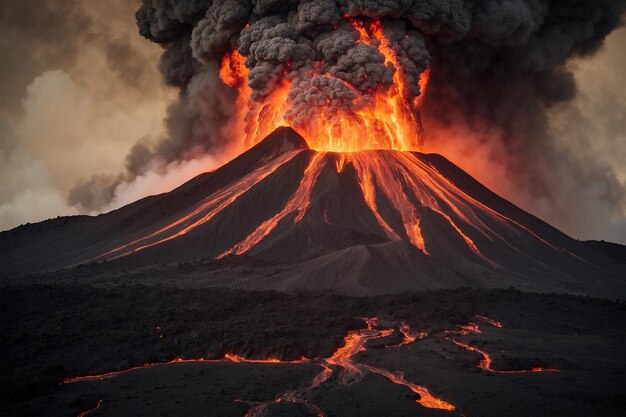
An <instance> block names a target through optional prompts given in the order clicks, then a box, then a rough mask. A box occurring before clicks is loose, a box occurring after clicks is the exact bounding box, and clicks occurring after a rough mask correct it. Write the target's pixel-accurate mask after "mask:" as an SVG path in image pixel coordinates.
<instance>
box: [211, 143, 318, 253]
mask: <svg viewBox="0 0 626 417" xmlns="http://www.w3.org/2000/svg"><path fill="white" fill-rule="evenodd" d="M322 156H324V154H323V153H317V154H315V155H314V156H313V158H312V159H311V161H310V163H309V166H308V167H307V168H306V170H305V171H304V176H303V177H302V181H301V182H300V186H299V187H298V189H297V190H296V192H295V193H294V194H293V196H292V197H291V199H290V200H289V201H288V202H287V204H286V205H285V207H284V208H283V209H282V210H281V211H280V212H279V213H277V214H276V215H274V216H273V217H272V218H270V219H268V220H266V221H265V222H263V223H262V224H261V225H260V226H259V227H258V228H257V229H256V230H255V231H254V232H252V234H250V235H249V236H248V237H246V238H245V239H244V240H242V241H241V242H239V243H237V244H236V245H235V246H233V247H232V248H230V249H228V250H227V251H226V252H224V253H222V254H221V255H219V256H218V257H217V258H218V259H220V258H223V257H224V256H226V255H230V254H234V255H241V254H242V253H245V252H247V251H248V250H249V249H250V248H252V247H253V246H254V245H256V244H257V243H259V242H260V241H261V240H263V238H264V237H265V236H267V235H268V234H269V233H270V232H271V231H272V230H274V228H275V227H276V226H277V225H278V223H279V222H280V221H281V220H283V219H284V218H285V217H286V216H287V215H289V214H291V213H294V212H295V213H297V214H296V216H295V218H294V219H293V224H296V223H298V222H299V221H300V220H302V217H304V214H305V213H306V211H307V209H308V207H309V204H310V197H311V192H312V191H313V186H314V185H315V180H316V179H317V177H318V175H319V174H320V172H321V170H322V168H323V167H324V165H323V163H320V160H321V159H322Z"/></svg>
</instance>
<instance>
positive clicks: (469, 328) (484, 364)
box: [446, 314, 559, 374]
mask: <svg viewBox="0 0 626 417" xmlns="http://www.w3.org/2000/svg"><path fill="white" fill-rule="evenodd" d="M476 317H477V318H480V319H482V320H484V321H486V322H487V323H489V324H490V325H492V326H493V327H498V328H502V327H503V326H502V323H500V322H499V321H496V320H493V319H490V318H489V317H486V316H481V315H478V314H477V315H476ZM446 333H456V334H457V335H458V336H467V335H469V334H471V333H482V330H480V327H479V326H478V325H477V324H476V323H472V322H469V323H467V324H460V325H458V326H457V330H447V331H446ZM449 340H450V341H451V342H452V343H454V344H455V345H457V346H459V347H462V348H463V349H465V350H467V351H469V352H475V353H478V354H480V355H481V356H482V359H481V360H480V362H478V365H477V366H478V367H479V368H480V369H484V370H485V371H488V372H492V373H498V374H519V373H526V372H559V369H555V368H543V367H539V366H535V367H532V368H530V369H515V370H500V369H493V368H492V366H491V364H492V359H491V356H489V354H488V353H487V352H485V351H484V350H481V349H479V348H477V347H476V346H472V345H470V344H468V343H464V342H459V341H458V340H456V339H449Z"/></svg>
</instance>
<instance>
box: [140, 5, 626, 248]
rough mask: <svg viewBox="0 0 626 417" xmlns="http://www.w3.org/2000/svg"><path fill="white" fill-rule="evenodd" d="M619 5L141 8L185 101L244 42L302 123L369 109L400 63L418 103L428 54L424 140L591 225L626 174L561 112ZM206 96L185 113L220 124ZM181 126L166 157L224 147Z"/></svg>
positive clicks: (265, 83) (584, 229)
mask: <svg viewBox="0 0 626 417" xmlns="http://www.w3.org/2000/svg"><path fill="white" fill-rule="evenodd" d="M623 10H624V2H623V1H602V2H597V1H569V2H553V1H542V0H484V1H470V0H465V1H463V0H393V1H388V0H378V1H376V0H369V1H368V0H322V1H312V0H301V1H299V0H291V1H289V0H282V1H279V0H250V1H244V0H242V1H237V0H217V1H212V2H203V1H181V2H174V1H173V0H172V1H151V0H145V1H144V2H143V4H142V6H141V8H140V9H139V11H138V12H137V14H136V16H137V21H138V26H139V28H140V33H141V34H142V35H144V36H145V37H147V38H149V39H151V40H152V41H154V42H157V43H160V44H162V45H163V46H164V47H165V48H166V52H165V53H164V55H163V58H162V71H163V73H164V74H165V76H166V79H167V80H168V82H170V83H171V84H173V85H179V86H180V87H181V92H182V93H181V94H182V99H181V106H183V107H186V104H188V103H189V102H190V101H191V97H192V96H194V95H196V94H197V89H198V88H204V89H207V91H215V90H217V89H218V87H217V86H216V85H211V84H210V82H208V81H206V80H205V81H204V82H202V83H198V82H197V79H198V78H199V77H210V75H209V74H208V73H207V71H209V70H207V68H211V69H213V68H215V66H216V65H217V64H218V63H219V62H220V60H221V59H222V57H223V56H224V55H225V54H226V53H229V52H230V51H232V50H233V49H237V50H238V52H239V53H240V54H242V55H243V56H244V57H245V59H246V60H245V65H246V67H247V68H248V69H249V73H248V86H249V87H250V89H251V99H252V100H253V101H254V102H256V103H257V104H261V105H262V104H263V103H264V101H265V100H266V99H267V97H268V96H269V95H270V94H271V93H272V92H273V91H274V90H276V88H277V86H279V85H282V83H283V82H284V81H285V80H287V81H288V82H289V85H290V87H289V94H288V96H287V100H288V102H289V109H288V110H287V112H286V114H285V117H286V119H287V120H288V121H289V122H290V123H291V124H292V125H293V126H298V125H301V124H307V123H314V122H315V120H316V118H318V117H319V115H320V113H322V112H323V113H333V112H334V111H335V110H338V109H341V110H342V111H344V112H348V113H350V112H356V111H358V110H360V109H362V108H363V107H364V106H367V105H368V103H371V101H372V100H373V97H372V96H373V94H374V93H380V92H382V93H385V92H388V91H389V90H390V89H392V88H394V82H393V77H394V74H396V73H397V72H399V73H400V74H401V75H402V77H403V78H404V79H405V80H407V82H406V83H405V88H404V91H402V95H403V97H404V99H405V100H406V102H407V103H409V104H412V103H416V101H415V98H416V97H418V96H419V95H420V94H421V91H420V88H419V83H418V81H419V79H420V75H421V74H422V73H423V71H425V69H426V68H427V67H428V66H430V69H431V71H430V84H429V90H428V94H426V96H425V97H424V100H422V104H421V105H420V108H419V109H417V108H415V107H412V111H414V112H416V113H417V112H418V110H420V111H421V117H422V120H423V123H424V128H425V131H426V138H427V142H426V150H427V151H438V152H441V153H443V154H445V155H446V156H448V157H449V158H451V159H452V160H453V161H455V162H457V163H459V164H460V165H461V166H462V167H464V168H466V169H467V170H468V171H470V173H472V174H474V175H476V176H477V177H478V178H479V179H480V180H482V181H483V182H485V183H486V184H487V185H489V186H491V187H493V188H494V189H495V190H496V191H498V192H500V193H502V194H504V195H505V196H506V197H508V198H510V199H512V200H513V201H514V202H516V203H518V204H520V205H521V206H523V207H524V208H526V209H528V210H531V211H532V212H534V213H536V214H538V215H540V216H542V217H544V218H546V219H548V220H550V221H553V222H554V223H555V224H556V225H557V226H561V227H564V228H565V229H566V230H567V231H570V232H571V233H574V234H578V235H584V236H585V237H591V233H592V232H593V231H594V230H595V231H597V230H599V229H598V227H597V222H589V221H586V220H585V219H586V218H589V217H594V216H596V212H602V213H605V214H607V215H609V214H610V215H611V216H613V218H617V220H618V221H619V218H620V216H621V218H622V219H624V217H625V212H624V207H625V203H624V200H625V196H626V190H625V186H624V179H623V178H621V179H620V178H619V177H618V175H617V174H616V172H615V169H614V168H613V167H614V166H615V165H609V164H607V162H606V161H602V160H601V159H598V158H591V157H585V156H582V154H584V153H585V152H588V149H584V148H582V147H580V146H568V145H567V139H561V140H560V141H559V139H558V138H567V137H569V136H571V135H572V130H575V129H572V128H570V129H569V130H568V129H564V128H563V125H564V117H565V116H562V117H557V116H556V115H557V114H558V113H563V112H566V113H567V114H569V119H567V120H571V117H572V114H573V111H572V109H571V108H570V109H567V110H564V109H565V108H566V106H567V105H568V103H572V102H574V101H573V100H574V99H575V98H576V97H577V85H576V84H577V83H576V79H575V77H574V74H573V72H572V69H571V67H570V66H568V65H570V64H569V63H571V62H572V61H573V60H582V59H584V58H585V57H588V56H590V55H592V54H594V53H595V52H597V51H598V49H599V48H600V47H601V46H602V45H603V42H604V39H605V38H606V36H607V35H608V34H609V33H610V32H611V31H613V30H614V29H615V28H616V27H617V26H618V25H619V24H620V19H621V16H622V14H623ZM353 19H356V20H357V21H358V22H362V24H363V25H364V26H367V25H370V26H371V25H372V24H379V25H380V29H381V30H382V33H383V34H384V37H385V38H386V39H387V42H388V43H389V47H390V48H391V49H392V50H393V52H394V54H395V56H396V57H397V63H398V65H397V66H395V65H393V64H391V63H389V62H388V61H387V60H386V59H385V57H384V56H383V54H382V53H381V52H380V50H379V48H378V47H377V44H375V43H374V44H368V43H364V42H361V41H360V34H359V31H358V28H357V27H355V24H354V21H351V20H353ZM622 81H623V80H622ZM221 93H222V94H225V95H226V92H221ZM211 95H212V96H213V93H212V94H211ZM229 100H230V101H229ZM233 100H234V97H227V96H225V98H222V99H221V102H222V103H229V105H232V103H233ZM197 103H198V102H197ZM199 104H200V105H201V107H196V108H195V110H196V111H198V114H190V110H191V109H190V108H188V107H187V110H188V112H187V114H186V116H185V117H183V119H186V121H187V122H189V121H192V123H191V126H200V130H202V128H201V127H202V126H205V125H204V124H203V121H202V118H203V117H207V116H208V115H210V116H209V117H214V116H215V114H217V115H218V117H217V119H215V120H212V123H214V126H216V128H217V130H220V127H224V126H228V123H229V122H228V119H227V118H226V119H222V118H221V116H223V115H224V114H222V113H220V112H219V110H218V111H217V113H216V112H215V108H216V106H215V103H213V104H214V105H213V106H210V105H204V104H206V103H199ZM227 107H228V106H227ZM217 108H218V109H219V108H220V107H217ZM252 108H258V106H256V107H255V106H252ZM226 113H228V112H226ZM226 116H228V115H227V114H226ZM578 116H580V112H578ZM587 120H588V118H587ZM557 121H558V123H557ZM575 123H576V126H578V125H584V123H587V124H588V122H584V121H581V120H576V121H575ZM174 124H175V123H174ZM557 125H558V126H557ZM620 126H623V124H621V125H620ZM195 128H196V127H192V128H191V129H192V130H193V129H195ZM205 133H208V132H205ZM172 136H173V137H177V138H183V140H182V142H183V143H180V145H181V148H180V149H178V148H176V150H175V151H174V152H170V153H166V154H167V155H168V160H170V161H171V160H175V158H178V157H179V155H180V152H181V151H182V150H183V149H189V147H186V146H188V145H191V146H192V147H195V146H198V145H199V144H204V146H206V148H204V149H202V150H201V152H205V151H207V150H210V149H212V148H214V147H220V146H224V145H223V143H222V142H221V141H222V140H223V139H224V135H219V134H218V135H211V136H209V137H208V138H207V139H205V138H204V137H194V136H193V135H190V134H189V132H183V133H182V134H174V135H172ZM230 139H232V138H230ZM578 141H579V142H580V139H579V140H578ZM609 152H610V151H609ZM587 155H588V154H587ZM574 196H577V197H574ZM572 206H574V207H576V209H571V207H572ZM568 207H569V208H568ZM565 214H567V215H565ZM609 217H610V216H609ZM593 223H596V224H593ZM581 224H584V225H581ZM613 237H614V238H615V237H616V236H615V234H613ZM618 238H619V237H618ZM621 239H623V237H622V238H621Z"/></svg>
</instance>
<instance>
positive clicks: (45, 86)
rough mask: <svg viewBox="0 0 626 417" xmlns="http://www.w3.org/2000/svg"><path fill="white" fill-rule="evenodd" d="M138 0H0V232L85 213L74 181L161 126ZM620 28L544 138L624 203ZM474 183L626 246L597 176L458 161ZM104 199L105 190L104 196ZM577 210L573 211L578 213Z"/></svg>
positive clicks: (576, 69)
mask: <svg viewBox="0 0 626 417" xmlns="http://www.w3.org/2000/svg"><path fill="white" fill-rule="evenodd" d="M139 3H140V2H139V1H137V0H133V1H128V0H111V1H108V2H92V1H81V0H65V1H64V2H63V6H64V7H63V8H59V7H58V3H56V2H54V1H50V0H31V1H29V2H24V1H18V0H0V56H2V57H3V58H2V59H1V60H0V230H6V229H10V228H12V227H15V226H17V225H19V224H22V223H25V222H36V221H41V220H44V219H47V218H50V217H56V216H59V215H72V214H80V213H85V212H88V213H89V214H96V213H95V212H89V210H86V209H85V208H84V207H76V206H73V205H72V204H71V201H72V199H71V192H72V190H74V189H75V187H76V186H77V184H80V183H82V182H85V181H87V180H89V179H90V178H92V177H93V176H94V175H96V176H101V177H104V178H103V180H114V179H115V178H116V177H117V176H119V175H120V174H119V173H120V172H123V171H124V167H125V165H126V164H129V163H131V161H127V160H126V155H127V154H128V152H129V150H130V149H131V148H132V147H133V146H135V145H136V144H137V143H143V142H146V143H147V142H150V141H156V140H158V139H159V138H162V137H163V136H164V135H165V134H166V130H165V126H164V122H163V120H164V118H165V117H166V116H167V111H168V110H167V109H168V105H169V104H170V103H173V102H175V101H176V99H177V95H178V92H177V90H176V89H175V88H172V87H168V86H166V85H165V83H164V82H163V80H162V76H161V74H160V73H159V70H158V63H159V56H160V54H161V52H162V49H161V47H160V46H158V45H156V44H154V43H152V42H149V41H147V40H145V39H143V38H142V37H141V36H139V35H138V34H137V29H136V26H135V19H134V11H135V10H136V9H137V7H138V6H139ZM624 68H626V29H624V28H621V29H619V30H617V31H615V32H613V33H612V34H611V35H609V37H608V38H607V41H606V44H605V46H604V47H603V48H602V49H601V50H600V51H599V52H598V53H597V54H596V55H594V56H593V57H591V58H586V59H576V60H573V61H571V62H569V64H568V69H569V70H571V71H572V72H573V73H574V75H575V79H576V82H577V84H578V94H577V97H576V98H575V99H574V100H573V101H570V102H566V103H564V104H562V105H559V106H556V107H554V108H551V109H550V111H549V122H550V131H551V133H552V137H553V138H555V140H554V143H552V144H551V146H554V147H557V148H558V149H559V150H560V151H562V152H567V153H568V154H569V155H575V156H577V158H578V159H579V162H580V164H581V166H584V164H585V161H589V160H593V161H594V163H595V165H598V166H602V167H604V169H607V170H610V171H612V173H613V174H614V175H615V177H616V178H617V179H618V180H619V182H621V184H622V187H621V188H618V189H617V190H611V191H610V192H613V193H615V192H617V193H621V194H620V195H617V196H612V200H614V201H622V202H623V201H625V200H626V196H624V195H623V190H625V189H626V162H624V161H626V88H625V87H624V84H625V83H626V71H624ZM446 156H448V157H449V158H450V159H451V160H452V161H453V162H457V163H459V164H460V165H461V167H463V168H464V169H466V170H467V171H468V172H469V173H470V174H472V175H475V176H476V177H477V179H478V180H480V181H481V182H483V183H485V184H486V185H487V186H489V187H490V188H492V189H493V190H494V191H495V192H497V193H499V194H501V195H502V196H503V197H505V198H508V199H510V200H511V201H513V202H514V203H516V204H518V205H520V206H521V207H522V208H524V209H526V210H528V211H530V212H531V213H533V214H535V215H538V216H539V217H541V218H543V219H544V220H546V221H548V222H550V223H552V224H553V225H555V226H556V227H558V228H560V229H561V230H563V231H565V232H566V233H568V234H570V235H571V236H572V237H574V238H579V239H605V240H610V241H616V242H620V243H626V206H625V204H613V205H607V204H604V203H602V202H600V200H601V199H600V198H599V196H600V195H605V194H607V193H608V192H609V191H607V190H605V189H602V184H594V183H593V182H592V179H590V181H591V183H590V184H586V185H585V189H584V191H583V190H581V189H579V188H578V187H580V184H578V183H572V184H567V183H563V184H560V187H562V189H561V190H559V193H560V194H564V193H565V194H567V195H574V196H576V198H574V199H572V198H568V199H563V204H562V205H554V204H551V205H549V206H548V205H546V204H545V202H543V201H541V200H532V199H528V198H524V197H523V193H521V192H517V191H518V190H515V189H514V188H512V187H511V186H510V184H508V183H507V182H506V181H502V179H499V178H495V176H494V175H493V172H494V171H493V170H491V167H489V169H487V168H486V167H487V165H486V164H485V163H484V160H481V158H480V157H479V155H478V154H476V157H475V158H473V159H472V160H471V161H469V160H467V159H465V160H461V159H459V160H455V156H454V154H451V155H446ZM217 163H218V161H217V160H216V159H215V158H207V157H205V158H201V159H197V160H192V161H187V162H184V163H180V164H173V165H170V166H167V169H162V168H163V167H161V169H158V170H157V169H155V170H154V172H146V173H145V174H144V175H141V176H140V177H138V178H137V179H136V180H135V181H133V182H131V183H128V184H125V185H124V186H123V188H120V189H118V190H116V193H117V194H116V196H115V198H114V199H113V203H112V204H110V205H108V206H106V207H104V208H103V209H101V210H102V211H107V210H110V209H113V208H117V207H120V206H122V205H124V204H127V203H130V202H132V201H134V200H136V199H138V198H141V197H144V196H146V195H150V194H154V193H158V192H165V191H168V190H170V189H173V188H174V187H176V186H177V185H180V184H182V183H183V182H184V181H186V180H188V179H190V178H192V177H193V176H195V175H197V174H199V173H201V172H203V171H206V170H209V169H213V168H215V166H216V164H217ZM103 198H104V197H103ZM572 213H576V215H573V214H572Z"/></svg>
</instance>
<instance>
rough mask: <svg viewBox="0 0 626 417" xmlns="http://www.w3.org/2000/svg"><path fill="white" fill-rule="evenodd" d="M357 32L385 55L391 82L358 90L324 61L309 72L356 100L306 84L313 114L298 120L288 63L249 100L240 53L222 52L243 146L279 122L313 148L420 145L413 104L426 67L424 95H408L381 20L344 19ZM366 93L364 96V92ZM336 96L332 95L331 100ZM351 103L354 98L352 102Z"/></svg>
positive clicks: (224, 76)
mask: <svg viewBox="0 0 626 417" xmlns="http://www.w3.org/2000/svg"><path fill="white" fill-rule="evenodd" d="M347 21H349V22H350V24H351V25H352V26H353V27H354V29H355V30H356V31H357V32H358V34H359V38H358V40H357V42H360V43H364V44H367V45H369V46H370V47H373V48H376V49H377V50H378V52H380V53H381V54H382V55H383V56H384V58H385V64H386V66H388V67H393V68H394V70H395V72H394V75H393V85H392V86H391V87H390V88H388V89H387V90H385V91H378V90H372V91H366V92H363V91H358V90H357V89H356V88H355V87H354V86H352V85H351V84H349V83H347V82H345V81H343V80H341V79H339V78H335V77H332V76H330V75H329V74H327V73H325V72H324V70H323V65H324V64H323V62H321V63H319V64H318V65H314V66H313V68H312V69H311V70H310V71H311V74H308V76H309V77H311V78H312V77H332V78H333V80H336V81H337V82H341V83H343V84H344V87H345V89H346V90H347V91H350V92H351V93H353V94H354V97H356V98H354V99H353V100H360V101H362V102H363V103H360V104H359V105H358V106H355V105H353V106H349V107H350V109H348V108H346V107H345V106H343V105H337V104H336V103H332V102H331V99H330V98H325V97H324V95H323V94H321V92H320V91H319V90H316V88H315V87H313V86H311V87H310V90H311V91H310V95H313V96H316V97H318V99H317V100H313V101H312V104H311V105H312V106H313V107H315V117H310V118H309V119H314V120H306V121H302V120H300V119H296V118H295V117H294V115H293V114H292V112H291V111H290V110H291V106H292V103H291V97H290V94H289V93H290V90H291V89H292V82H293V75H290V74H289V68H290V64H289V63H286V67H287V70H285V71H284V74H283V77H282V78H281V80H280V82H279V83H278V84H277V85H276V86H274V88H273V89H272V90H271V91H270V92H269V93H268V94H267V95H266V96H264V97H263V98H262V99H261V100H257V101H255V100H253V99H252V97H251V95H252V94H251V93H252V92H251V89H250V87H248V85H247V83H246V82H245V81H246V80H247V77H248V69H247V68H246V67H245V65H244V61H245V58H244V57H242V56H241V55H240V54H239V52H237V51H232V52H228V53H226V54H225V55H224V56H223V58H222V63H221V66H220V72H219V73H220V78H221V79H222V81H223V82H224V83H225V84H227V85H229V86H231V87H234V88H237V90H238V93H239V100H238V102H237V107H238V109H237V115H238V116H239V117H240V120H244V123H243V126H242V129H240V130H238V131H240V132H245V138H243V142H244V148H248V147H250V146H252V145H253V144H255V143H257V142H259V141H260V140H261V139H263V138H264V137H265V136H266V135H268V134H269V133H270V132H272V131H273V130H274V129H276V128H277V127H279V126H286V125H289V126H291V127H292V128H294V129H295V130H296V131H297V132H298V133H300V134H301V135H303V136H304V137H306V138H308V139H309V145H310V147H311V148H312V149H315V150H318V151H333V152H354V151H360V150H366V149H394V150H401V151H408V150H413V151H416V150H419V149H420V147H421V144H422V140H423V132H422V127H421V121H420V119H419V113H418V111H417V107H418V106H419V105H420V104H421V99H420V97H422V95H423V93H424V91H425V90H426V86H427V84H428V76H429V74H428V70H426V71H425V72H424V73H423V74H422V76H421V78H420V81H419V87H420V91H421V92H422V95H420V96H418V97H417V98H416V99H414V100H413V99H410V100H408V99H407V98H406V96H407V95H406V94H404V92H405V91H407V90H408V87H407V85H406V81H405V79H404V77H403V75H402V68H401V66H400V64H399V62H398V59H397V57H396V54H395V52H394V51H393V49H392V48H391V46H390V42H389V40H388V39H387V38H386V36H385V34H384V32H383V28H382V26H381V23H380V22H379V21H375V20H374V21H372V22H371V23H370V24H369V25H366V24H365V23H364V22H362V21H360V20H356V19H347ZM364 95H366V96H368V97H369V98H368V100H362V97H363V96H364ZM333 100H334V99H333ZM352 104H354V103H352Z"/></svg>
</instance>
